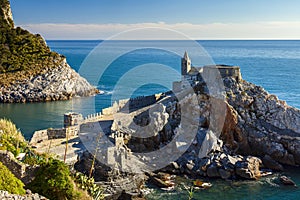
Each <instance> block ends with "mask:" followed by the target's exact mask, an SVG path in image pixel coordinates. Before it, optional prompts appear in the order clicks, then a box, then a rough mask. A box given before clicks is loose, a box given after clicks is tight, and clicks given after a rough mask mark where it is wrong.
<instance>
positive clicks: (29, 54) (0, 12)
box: [0, 0, 64, 85]
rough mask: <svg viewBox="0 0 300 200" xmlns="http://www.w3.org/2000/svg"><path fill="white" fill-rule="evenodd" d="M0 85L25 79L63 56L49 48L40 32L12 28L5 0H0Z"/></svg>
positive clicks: (7, 2)
mask: <svg viewBox="0 0 300 200" xmlns="http://www.w3.org/2000/svg"><path fill="white" fill-rule="evenodd" d="M0 6H1V9H0V32H1V34H0V52H1V54H0V85H9V84H11V83H14V82H15V81H16V80H23V79H28V78H30V77H32V76H35V75H38V74H40V73H42V72H43V68H45V66H47V67H48V68H54V67H57V66H59V64H60V63H61V62H62V61H63V59H64V57H63V56H61V55H59V54H58V53H55V52H52V51H51V50H50V48H49V47H48V46H47V44H46V43H45V41H44V39H43V38H42V37H41V36H40V35H39V34H37V35H34V34H31V33H30V32H28V31H27V30H24V29H22V28H20V27H17V28H14V23H13V19H12V17H11V16H10V14H11V11H10V5H9V1H8V0H0Z"/></svg>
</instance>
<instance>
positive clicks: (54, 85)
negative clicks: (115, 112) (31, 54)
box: [0, 62, 98, 103]
mask: <svg viewBox="0 0 300 200" xmlns="http://www.w3.org/2000/svg"><path fill="white" fill-rule="evenodd" d="M96 93H98V90H97V89H96V88H94V87H93V86H91V85H90V84H89V83H88V82H87V81H86V79H84V78H82V77H81V76H80V75H79V74H78V73H76V72H75V71H74V70H73V69H72V68H71V67H70V66H69V65H68V64H67V63H66V62H63V63H61V65H60V66H58V67H56V68H51V69H47V68H46V69H45V71H44V73H42V74H39V75H37V76H34V77H31V79H25V80H19V81H16V83H14V84H12V85H10V86H2V87H0V102H3V103H25V102H39V101H57V100H68V99H71V98H72V97H74V96H89V95H93V94H96Z"/></svg>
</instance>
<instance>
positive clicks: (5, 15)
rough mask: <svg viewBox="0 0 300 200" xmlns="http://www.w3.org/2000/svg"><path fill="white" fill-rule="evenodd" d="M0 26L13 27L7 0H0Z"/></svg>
mask: <svg viewBox="0 0 300 200" xmlns="http://www.w3.org/2000/svg"><path fill="white" fill-rule="evenodd" d="M0 5H1V9H0V27H7V26H8V27H11V28H13V27H14V21H13V17H12V12H11V9H10V4H9V1H8V0H0Z"/></svg>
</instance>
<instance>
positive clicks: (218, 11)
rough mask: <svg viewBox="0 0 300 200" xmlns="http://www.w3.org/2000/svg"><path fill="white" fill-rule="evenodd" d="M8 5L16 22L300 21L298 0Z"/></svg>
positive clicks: (43, 0) (29, 1) (51, 0)
mask: <svg viewBox="0 0 300 200" xmlns="http://www.w3.org/2000/svg"><path fill="white" fill-rule="evenodd" d="M11 6H12V10H13V16H14V20H15V23H16V24H17V25H26V24H45V23H53V24H61V23H66V24H111V23H112V24H136V23H157V22H164V23H166V24H175V23H190V24H198V25H199V24H213V23H225V24H230V23H258V22H274V21H285V22H295V21H300V12H299V9H300V1H299V0H286V1H283V0H260V1H257V0H11ZM42 31H43V30H42Z"/></svg>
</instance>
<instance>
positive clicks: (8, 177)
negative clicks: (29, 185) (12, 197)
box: [0, 162, 25, 194]
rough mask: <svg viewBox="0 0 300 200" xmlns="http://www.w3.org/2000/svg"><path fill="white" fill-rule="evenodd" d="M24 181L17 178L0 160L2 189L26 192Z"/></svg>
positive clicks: (16, 192) (0, 185)
mask: <svg viewBox="0 0 300 200" xmlns="http://www.w3.org/2000/svg"><path fill="white" fill-rule="evenodd" d="M23 187H24V183H22V181H20V180H19V179H17V178H16V177H15V176H14V175H13V174H12V173H11V172H10V171H9V169H7V167H6V166H5V165H3V164H2V163H1V162H0V190H5V191H8V192H9V193H13V194H25V190H24V188H23Z"/></svg>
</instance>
